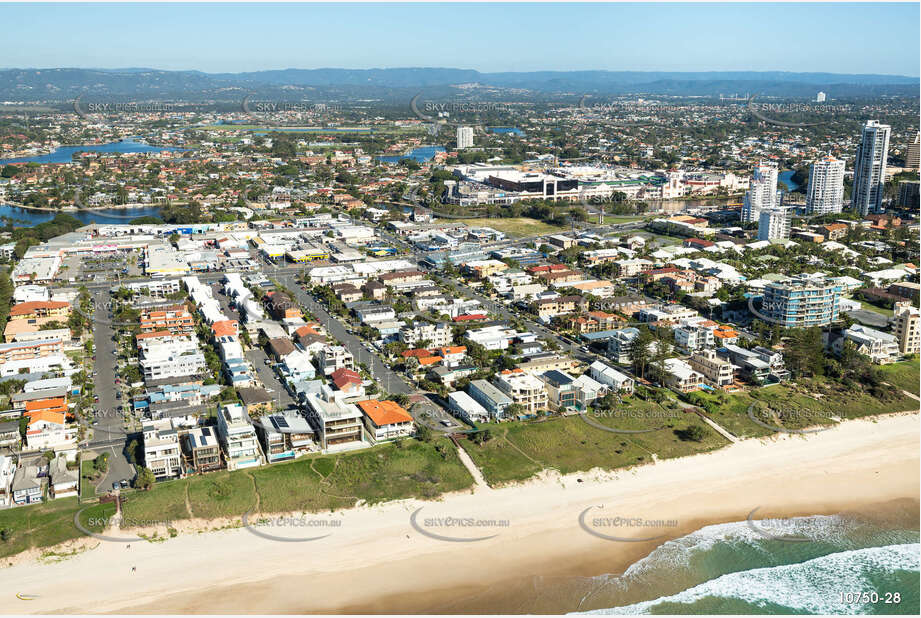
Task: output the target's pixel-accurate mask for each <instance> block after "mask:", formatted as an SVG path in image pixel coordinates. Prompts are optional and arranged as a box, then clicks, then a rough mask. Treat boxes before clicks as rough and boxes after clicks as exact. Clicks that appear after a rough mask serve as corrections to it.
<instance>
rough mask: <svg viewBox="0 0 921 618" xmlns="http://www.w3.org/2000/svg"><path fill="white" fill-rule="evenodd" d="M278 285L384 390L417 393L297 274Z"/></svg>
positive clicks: (284, 276) (280, 277) (287, 275)
mask: <svg viewBox="0 0 921 618" xmlns="http://www.w3.org/2000/svg"><path fill="white" fill-rule="evenodd" d="M279 270H280V269H279ZM278 281H279V282H280V283H282V284H283V285H284V286H285V287H286V288H288V289H289V290H291V291H292V292H293V293H294V295H295V297H296V299H297V301H298V302H299V303H300V304H301V305H302V306H303V307H304V308H305V309H307V311H309V312H310V313H312V314H313V315H315V316H316V317H317V319H318V320H319V321H320V323H321V324H322V325H323V326H324V327H325V328H326V330H327V332H329V334H330V336H331V337H333V338H334V339H338V340H339V342H340V343H341V344H342V345H344V346H345V347H346V349H347V350H348V351H349V352H351V353H352V355H353V356H354V357H355V362H356V363H363V364H365V365H367V366H368V368H369V369H370V370H371V373H372V374H373V376H374V379H375V380H376V381H377V382H378V384H380V387H381V388H382V389H383V390H385V391H387V392H388V393H402V394H405V395H410V394H412V393H414V392H415V389H414V388H413V387H412V386H410V385H409V384H407V383H406V381H405V380H404V379H403V377H402V376H400V375H399V374H397V373H396V372H395V371H393V370H392V369H391V368H390V367H388V366H387V365H386V364H385V363H384V361H382V360H381V359H380V357H379V356H378V355H377V354H375V353H373V352H372V351H371V350H369V349H368V348H366V347H365V345H364V343H363V342H362V341H361V340H360V339H359V338H358V337H356V336H355V335H353V334H352V333H350V332H349V331H348V330H346V328H345V326H344V325H343V324H342V323H341V322H340V321H339V319H338V318H335V317H333V316H331V315H330V314H329V312H328V311H326V308H325V307H323V305H321V304H320V303H318V302H317V301H316V300H314V299H313V297H312V296H311V295H310V294H308V293H307V292H305V291H304V289H303V288H301V286H300V284H298V282H297V280H296V279H295V275H294V274H293V273H290V274H288V273H286V274H282V275H278Z"/></svg>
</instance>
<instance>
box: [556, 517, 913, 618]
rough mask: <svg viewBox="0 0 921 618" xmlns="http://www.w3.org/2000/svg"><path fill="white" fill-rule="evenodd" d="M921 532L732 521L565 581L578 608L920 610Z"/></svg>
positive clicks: (820, 520)
mask: <svg viewBox="0 0 921 618" xmlns="http://www.w3.org/2000/svg"><path fill="white" fill-rule="evenodd" d="M778 526H779V527H778ZM753 527H754V528H757V530H755V529H753ZM759 531H761V532H759ZM763 531H767V532H768V534H763V533H762V532H763ZM770 537H774V538H770ZM788 539H803V540H801V541H800V540H797V541H792V540H788ZM918 541H919V538H918V531H917V530H916V529H904V528H900V527H893V526H891V525H880V524H879V523H875V522H871V521H868V520H866V519H857V518H851V517H845V516H839V515H835V516H813V517H799V518H792V519H787V520H784V521H783V522H782V523H781V524H778V523H771V522H770V521H763V522H757V521H756V522H754V525H752V524H750V523H749V522H747V521H746V522H733V523H727V524H719V525H713V526H707V527H705V528H702V529H700V530H697V531H696V532H693V533H691V534H689V535H687V536H684V537H681V538H678V539H675V540H673V541H669V542H667V543H665V544H663V545H661V546H659V547H658V548H656V549H655V550H653V551H652V552H651V553H650V554H649V555H648V556H646V557H645V558H643V559H642V560H640V561H638V562H636V563H634V564H633V565H631V566H630V567H629V568H628V569H627V570H626V571H625V572H624V573H623V574H622V575H601V576H596V577H591V578H579V579H580V580H581V581H579V582H573V581H570V582H567V585H566V587H568V586H573V590H572V591H570V592H571V593H578V594H581V597H580V598H579V599H578V601H577V604H578V606H579V607H578V608H577V609H576V610H575V611H576V612H578V613H592V614H914V615H917V614H918V612H919V552H921V546H919V543H918ZM546 583H549V582H546ZM556 583H560V584H562V583H563V582H556ZM566 596H570V595H569V594H567V595H566ZM570 611H572V610H570Z"/></svg>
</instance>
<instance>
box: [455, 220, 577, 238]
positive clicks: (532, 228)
mask: <svg viewBox="0 0 921 618" xmlns="http://www.w3.org/2000/svg"><path fill="white" fill-rule="evenodd" d="M458 220H459V221H460V222H461V223H466V224H467V225H469V226H471V227H491V228H492V229H494V230H498V231H500V232H505V233H506V234H508V235H509V236H515V237H518V236H537V235H539V234H554V233H557V232H560V231H563V230H566V229H569V228H566V227H560V226H557V225H550V224H549V223H544V222H543V221H538V220H537V219H529V218H528V217H517V218H509V219H502V218H498V217H497V218H488V217H483V218H480V219H458Z"/></svg>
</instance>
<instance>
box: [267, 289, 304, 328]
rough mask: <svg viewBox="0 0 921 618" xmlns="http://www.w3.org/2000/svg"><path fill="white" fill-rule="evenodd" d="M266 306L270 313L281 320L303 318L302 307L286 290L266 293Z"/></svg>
mask: <svg viewBox="0 0 921 618" xmlns="http://www.w3.org/2000/svg"><path fill="white" fill-rule="evenodd" d="M266 308H267V309H268V310H269V314H270V315H271V316H272V317H273V318H275V319H276V320H279V321H281V322H283V321H285V320H294V319H298V318H301V317H302V315H301V308H300V307H299V306H298V304H297V303H296V302H294V300H292V299H291V297H290V296H288V294H287V293H286V292H281V291H275V292H269V293H268V294H266Z"/></svg>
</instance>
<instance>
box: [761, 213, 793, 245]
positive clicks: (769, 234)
mask: <svg viewBox="0 0 921 618" xmlns="http://www.w3.org/2000/svg"><path fill="white" fill-rule="evenodd" d="M792 220H793V210H792V209H790V208H784V207H781V208H769V209H766V210H762V211H761V215H760V216H759V217H758V240H783V239H785V238H790V222H791V221H792Z"/></svg>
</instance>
